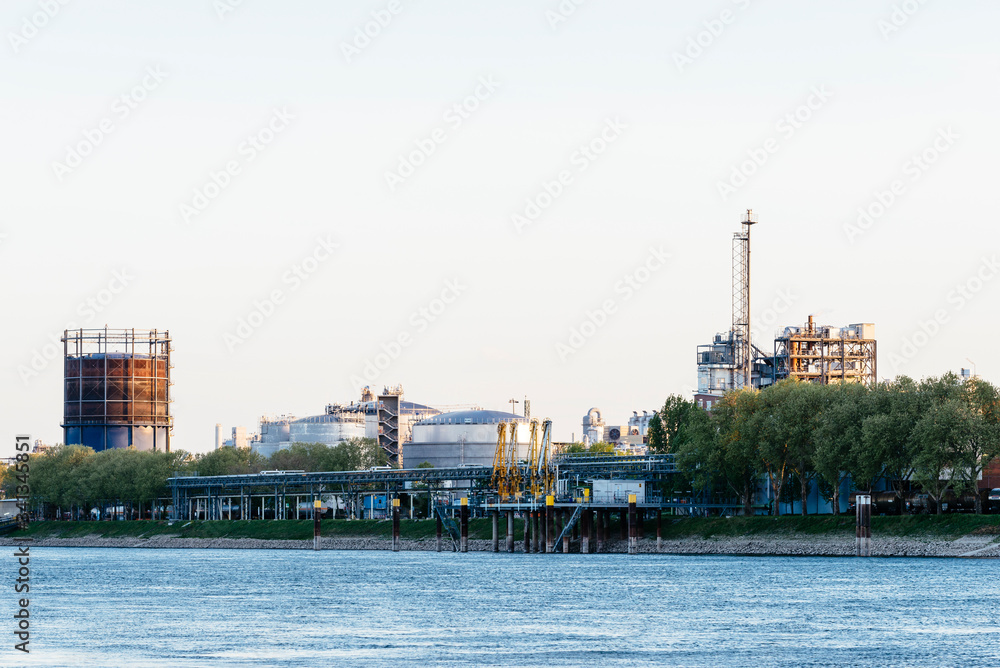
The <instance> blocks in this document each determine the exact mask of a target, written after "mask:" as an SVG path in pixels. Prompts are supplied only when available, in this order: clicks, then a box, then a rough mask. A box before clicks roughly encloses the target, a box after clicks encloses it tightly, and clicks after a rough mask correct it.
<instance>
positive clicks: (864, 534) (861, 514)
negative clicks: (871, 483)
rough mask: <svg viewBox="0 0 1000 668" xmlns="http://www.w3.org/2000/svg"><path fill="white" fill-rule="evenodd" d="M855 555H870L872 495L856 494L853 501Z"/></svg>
mask: <svg viewBox="0 0 1000 668" xmlns="http://www.w3.org/2000/svg"><path fill="white" fill-rule="evenodd" d="M854 511H855V527H856V532H855V533H856V534H857V542H856V548H857V556H859V557H870V556H871V551H872V497H871V494H858V495H857V496H856V497H855V502H854Z"/></svg>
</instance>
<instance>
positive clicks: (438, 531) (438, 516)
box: [434, 513, 441, 552]
mask: <svg viewBox="0 0 1000 668" xmlns="http://www.w3.org/2000/svg"><path fill="white" fill-rule="evenodd" d="M434 518H435V519H436V520H437V539H438V544H437V551H438V552H440V551H441V516H440V515H438V514H437V513H434Z"/></svg>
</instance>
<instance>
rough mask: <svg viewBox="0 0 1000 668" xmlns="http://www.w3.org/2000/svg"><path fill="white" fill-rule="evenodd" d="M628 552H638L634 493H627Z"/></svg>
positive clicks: (637, 520)
mask: <svg viewBox="0 0 1000 668" xmlns="http://www.w3.org/2000/svg"><path fill="white" fill-rule="evenodd" d="M628 553H629V554H638V553H639V517H638V513H637V512H636V507H635V494H629V495H628Z"/></svg>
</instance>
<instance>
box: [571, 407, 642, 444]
mask: <svg viewBox="0 0 1000 668" xmlns="http://www.w3.org/2000/svg"><path fill="white" fill-rule="evenodd" d="M654 415H656V413H655V412H653V413H650V412H649V411H643V412H642V415H639V412H638V411H632V417H630V418H629V419H628V421H627V423H626V424H607V423H606V422H605V420H604V418H603V417H601V409H600V408H597V407H596V406H595V407H594V408H591V409H590V410H589V411H587V414H586V415H584V416H583V441H582V442H583V444H584V445H588V446H589V445H593V444H594V443H602V442H603V443H611V444H613V445H615V446H618V448H620V449H625V450H633V451H636V450H641V449H642V447H643V445H644V444H645V443H646V432H647V431H648V429H649V421H650V420H652V419H653V416H654Z"/></svg>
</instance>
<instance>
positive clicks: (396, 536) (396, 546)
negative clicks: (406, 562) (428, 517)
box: [317, 498, 399, 552]
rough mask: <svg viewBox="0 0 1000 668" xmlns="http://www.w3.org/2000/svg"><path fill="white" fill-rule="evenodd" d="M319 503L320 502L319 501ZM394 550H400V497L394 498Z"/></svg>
mask: <svg viewBox="0 0 1000 668" xmlns="http://www.w3.org/2000/svg"><path fill="white" fill-rule="evenodd" d="M317 503H319V502H318V501H317ZM392 551H393V552H399V499H398V498H396V499H393V500H392Z"/></svg>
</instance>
